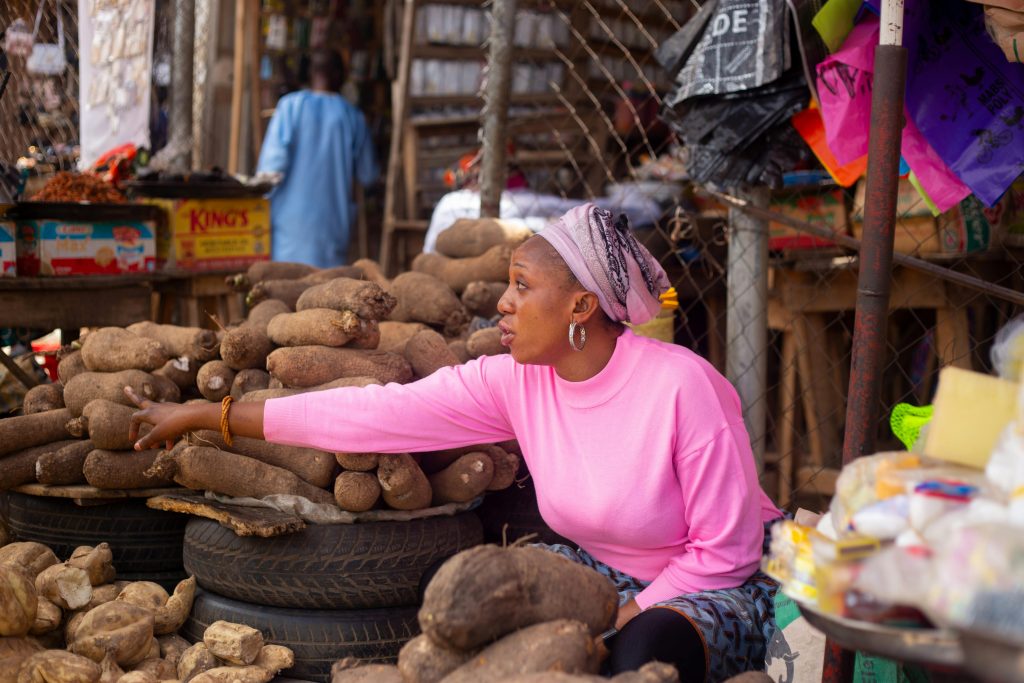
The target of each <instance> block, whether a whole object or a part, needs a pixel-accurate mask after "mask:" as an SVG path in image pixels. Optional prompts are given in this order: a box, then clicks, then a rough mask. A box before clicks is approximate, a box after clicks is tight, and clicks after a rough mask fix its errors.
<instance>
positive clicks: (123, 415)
mask: <svg viewBox="0 0 1024 683" xmlns="http://www.w3.org/2000/svg"><path fill="white" fill-rule="evenodd" d="M136 410H137V408H131V407H129V406H126V405H124V404H122V403H114V402H113V401H108V400H106V399H105V398H98V399H96V400H95V401H89V403H88V405H86V406H85V408H84V409H83V410H82V417H80V418H78V420H79V421H80V424H81V425H82V427H84V428H85V429H86V430H87V433H77V432H76V430H75V428H74V427H73V426H69V428H68V431H71V432H72V433H74V434H75V436H80V437H81V436H88V437H89V440H90V441H92V442H93V443H94V444H96V448H103V449H107V450H113V451H120V450H128V449H130V448H131V447H132V446H133V442H132V439H131V438H130V437H129V433H130V431H131V426H132V415H133V414H134V413H135V411H136ZM72 422H74V421H72ZM144 427H145V425H144ZM148 431H149V430H148V429H145V428H144V429H142V430H141V432H140V435H141V434H144V433H146V432H148Z"/></svg>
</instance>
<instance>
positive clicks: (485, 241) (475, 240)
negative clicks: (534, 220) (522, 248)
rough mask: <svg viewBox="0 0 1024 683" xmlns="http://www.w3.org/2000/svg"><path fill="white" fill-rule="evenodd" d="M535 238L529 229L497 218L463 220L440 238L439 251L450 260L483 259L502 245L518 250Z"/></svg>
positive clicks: (441, 233) (438, 238) (448, 229)
mask: <svg viewBox="0 0 1024 683" xmlns="http://www.w3.org/2000/svg"><path fill="white" fill-rule="evenodd" d="M531 236H533V231H532V230H530V229H529V228H527V227H525V226H520V225H515V224H512V223H509V222H508V221H503V220H500V219H497V218H460V219H458V220H457V221H455V222H454V223H452V224H451V226H449V227H448V228H445V229H444V230H442V231H441V232H440V233H438V235H437V251H438V252H439V253H441V254H444V255H445V256H448V257H450V258H467V257H472V256H480V255H481V254H484V253H486V252H487V250H488V249H491V248H493V247H495V246H498V245H509V246H512V247H517V246H519V245H520V244H522V243H523V242H525V241H526V240H528V239H530V237H531Z"/></svg>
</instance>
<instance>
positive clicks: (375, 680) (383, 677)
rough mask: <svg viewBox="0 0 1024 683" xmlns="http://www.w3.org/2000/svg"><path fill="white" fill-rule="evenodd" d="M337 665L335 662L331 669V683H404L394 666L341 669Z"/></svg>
mask: <svg viewBox="0 0 1024 683" xmlns="http://www.w3.org/2000/svg"><path fill="white" fill-rule="evenodd" d="M342 661H343V662H344V661H345V660H342ZM338 664H340V662H335V664H334V666H332V667H331V683H404V681H403V680H402V674H401V673H399V671H398V667H397V666H395V665H394V664H367V665H365V666H356V667H353V668H341V667H339V666H338Z"/></svg>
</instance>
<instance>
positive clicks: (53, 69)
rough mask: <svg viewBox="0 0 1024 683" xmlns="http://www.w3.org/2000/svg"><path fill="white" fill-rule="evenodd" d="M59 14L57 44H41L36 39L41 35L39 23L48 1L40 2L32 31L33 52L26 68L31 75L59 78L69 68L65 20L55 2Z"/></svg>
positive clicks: (41, 0) (58, 5)
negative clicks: (65, 53)
mask: <svg viewBox="0 0 1024 683" xmlns="http://www.w3.org/2000/svg"><path fill="white" fill-rule="evenodd" d="M54 4H55V5H56V7H55V11H56V13H57V43H56V44H53V43H39V42H36V37H37V36H38V35H39V22H40V21H42V19H43V8H44V7H45V6H46V0H40V2H39V9H38V10H37V11H36V25H35V29H34V30H33V31H32V52H31V53H30V54H29V56H28V60H27V61H26V62H25V68H26V69H27V70H28V72H29V73H32V74H37V75H40V76H59V75H61V74H62V73H64V69H66V68H67V65H68V63H67V58H66V57H65V56H64V20H63V19H62V18H61V14H62V12H61V9H60V4H59V3H58V2H57V0H54Z"/></svg>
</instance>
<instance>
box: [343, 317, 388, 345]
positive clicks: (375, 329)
mask: <svg viewBox="0 0 1024 683" xmlns="http://www.w3.org/2000/svg"><path fill="white" fill-rule="evenodd" d="M346 346H348V347H349V348H350V349H363V350H366V351H373V350H375V349H376V348H377V347H379V346H380V323H379V322H377V321H376V320H363V321H362V324H361V325H360V326H359V331H358V332H356V336H354V337H352V341H350V342H349V343H348V344H346Z"/></svg>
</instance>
